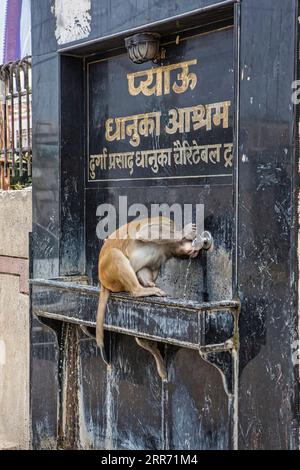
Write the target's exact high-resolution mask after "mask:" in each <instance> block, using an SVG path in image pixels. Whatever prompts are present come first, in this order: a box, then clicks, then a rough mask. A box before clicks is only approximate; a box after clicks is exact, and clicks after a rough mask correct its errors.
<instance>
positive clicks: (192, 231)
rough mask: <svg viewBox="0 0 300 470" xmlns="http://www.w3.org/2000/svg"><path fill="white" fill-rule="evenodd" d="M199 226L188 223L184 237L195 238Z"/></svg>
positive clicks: (184, 230) (187, 238)
mask: <svg viewBox="0 0 300 470" xmlns="http://www.w3.org/2000/svg"><path fill="white" fill-rule="evenodd" d="M196 230H197V227H196V224H188V225H186V226H185V227H184V229H183V238H185V239H186V240H195V238H196V235H197V232H196Z"/></svg>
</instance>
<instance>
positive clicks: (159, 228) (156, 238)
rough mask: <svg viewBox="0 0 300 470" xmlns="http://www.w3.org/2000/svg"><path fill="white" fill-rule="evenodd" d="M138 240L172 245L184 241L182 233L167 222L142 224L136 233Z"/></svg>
mask: <svg viewBox="0 0 300 470" xmlns="http://www.w3.org/2000/svg"><path fill="white" fill-rule="evenodd" d="M135 238H136V240H140V241H143V242H154V243H170V242H172V241H173V242H174V241H179V240H181V239H182V233H181V232H177V231H176V230H174V226H173V225H171V224H170V223H168V222H165V221H159V222H158V221H155V222H148V223H145V224H141V226H140V227H139V229H138V230H137V231H136V237H135Z"/></svg>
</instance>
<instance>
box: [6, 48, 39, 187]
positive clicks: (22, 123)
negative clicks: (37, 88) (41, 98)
mask: <svg viewBox="0 0 300 470" xmlns="http://www.w3.org/2000/svg"><path fill="white" fill-rule="evenodd" d="M31 131H32V129H31V58H30V57H24V58H23V59H21V60H18V61H16V62H9V63H7V64H4V65H2V66H1V67H0V188H1V189H8V188H9V187H13V186H16V185H21V186H22V185H26V184H28V183H29V182H30V180H31V163H32V133H31Z"/></svg>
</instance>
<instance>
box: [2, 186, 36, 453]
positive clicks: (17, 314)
mask: <svg viewBox="0 0 300 470" xmlns="http://www.w3.org/2000/svg"><path fill="white" fill-rule="evenodd" d="M31 199H32V191H31V188H27V189H24V190H20V191H0V449H4V448H17V449H20V448H21V449H26V448H28V446H29V296H28V293H27V292H28V232H29V231H31Z"/></svg>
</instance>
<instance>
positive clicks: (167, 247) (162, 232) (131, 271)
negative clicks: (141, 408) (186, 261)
mask: <svg viewBox="0 0 300 470" xmlns="http://www.w3.org/2000/svg"><path fill="white" fill-rule="evenodd" d="M195 239H196V227H195V225H194V224H188V225H186V226H185V227H184V228H183V230H177V228H176V226H175V224H174V222H173V221H172V220H171V219H169V218H167V217H162V216H159V217H152V218H145V219H135V220H133V221H132V222H130V223H129V224H126V225H123V226H122V227H120V228H119V229H118V230H116V231H115V232H114V233H112V234H111V235H110V236H109V237H108V238H107V239H106V240H105V241H104V243H103V245H102V248H101V250H100V253H99V261H98V275H99V282H100V285H101V287H100V298H99V303H98V311H97V320H96V341H97V345H98V347H99V348H100V352H101V356H102V359H103V360H104V362H105V363H106V364H107V365H109V364H108V360H107V358H106V355H105V350H104V328H103V326H104V317H105V310H106V305H107V301H108V299H109V296H110V293H111V292H128V293H129V294H130V295H131V296H132V297H148V296H158V297H164V296H166V293H165V292H164V291H163V290H162V289H160V288H158V287H156V285H155V281H156V279H157V277H158V274H159V270H160V267H161V266H162V264H164V263H165V262H166V261H168V260H169V259H170V258H172V257H175V258H195V257H196V256H197V255H198V254H199V251H200V248H199V247H197V244H195V243H194V242H195ZM137 343H138V344H140V346H142V347H144V348H145V349H148V350H149V344H148V343H149V342H148V343H147V344H146V342H145V340H141V339H140V338H139V339H137ZM153 355H154V357H155V359H156V362H157V363H158V362H160V361H161V362H162V358H161V357H158V356H160V353H159V351H158V349H157V348H155V354H153ZM162 369H163V365H161V370H162ZM160 375H161V376H164V375H165V372H161V374H160Z"/></svg>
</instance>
